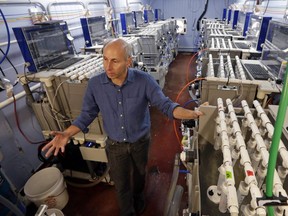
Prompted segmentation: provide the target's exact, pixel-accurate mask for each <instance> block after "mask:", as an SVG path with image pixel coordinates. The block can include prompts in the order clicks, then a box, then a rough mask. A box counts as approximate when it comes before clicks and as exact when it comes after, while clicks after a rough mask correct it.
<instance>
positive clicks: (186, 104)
mask: <svg viewBox="0 0 288 216" xmlns="http://www.w3.org/2000/svg"><path fill="white" fill-rule="evenodd" d="M193 102H198V100H189V101H187V102H186V103H185V104H184V105H183V108H185V107H186V106H188V105H189V104H190V103H193Z"/></svg>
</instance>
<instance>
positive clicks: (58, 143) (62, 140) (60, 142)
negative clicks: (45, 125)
mask: <svg viewBox="0 0 288 216" xmlns="http://www.w3.org/2000/svg"><path fill="white" fill-rule="evenodd" d="M50 134H51V135H52V136H54V138H53V139H52V140H51V141H50V142H49V143H47V144H46V145H45V146H44V147H43V148H42V151H45V150H48V151H47V152H46V154H45V157H49V156H50V154H52V152H53V151H54V156H57V155H58V153H59V150H60V149H61V152H62V153H63V152H64V151H65V146H66V145H67V143H68V142H69V139H70V136H69V135H68V134H67V133H66V132H60V131H52V132H51V133H50Z"/></svg>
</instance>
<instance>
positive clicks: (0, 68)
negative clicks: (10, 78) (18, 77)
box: [0, 67, 6, 77]
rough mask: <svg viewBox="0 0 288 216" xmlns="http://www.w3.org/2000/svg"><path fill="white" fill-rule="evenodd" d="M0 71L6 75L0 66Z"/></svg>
mask: <svg viewBox="0 0 288 216" xmlns="http://www.w3.org/2000/svg"><path fill="white" fill-rule="evenodd" d="M0 71H1V73H2V75H3V76H4V77H6V75H5V73H4V71H3V69H2V67H0Z"/></svg>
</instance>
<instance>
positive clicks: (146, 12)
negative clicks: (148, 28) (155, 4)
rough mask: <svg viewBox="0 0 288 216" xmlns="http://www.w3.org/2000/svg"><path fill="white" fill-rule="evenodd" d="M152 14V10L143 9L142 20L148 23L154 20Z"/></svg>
mask: <svg viewBox="0 0 288 216" xmlns="http://www.w3.org/2000/svg"><path fill="white" fill-rule="evenodd" d="M154 19H155V18H154V15H153V12H152V10H144V22H145V23H149V22H153V21H154Z"/></svg>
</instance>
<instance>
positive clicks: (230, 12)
mask: <svg viewBox="0 0 288 216" xmlns="http://www.w3.org/2000/svg"><path fill="white" fill-rule="evenodd" d="M231 15H232V10H231V9H229V10H228V19H227V24H229V23H230V20H231Z"/></svg>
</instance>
